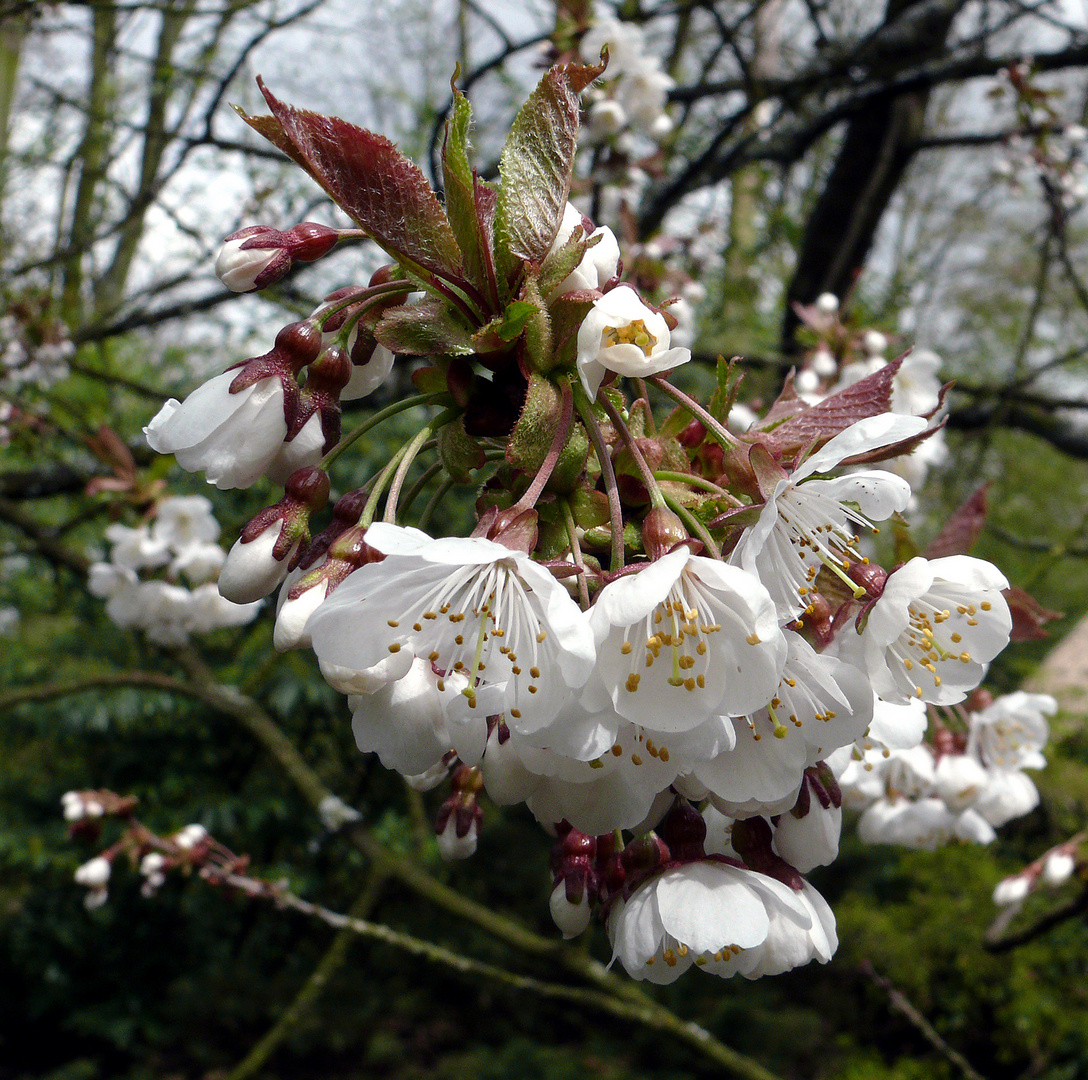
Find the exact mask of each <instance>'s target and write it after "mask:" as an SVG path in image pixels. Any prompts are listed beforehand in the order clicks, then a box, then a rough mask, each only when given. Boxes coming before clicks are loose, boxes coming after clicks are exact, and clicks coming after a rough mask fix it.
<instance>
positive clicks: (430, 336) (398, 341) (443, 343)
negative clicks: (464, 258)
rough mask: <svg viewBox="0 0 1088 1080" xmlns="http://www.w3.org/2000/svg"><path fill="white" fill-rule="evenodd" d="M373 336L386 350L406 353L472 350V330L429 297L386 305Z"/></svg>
mask: <svg viewBox="0 0 1088 1080" xmlns="http://www.w3.org/2000/svg"><path fill="white" fill-rule="evenodd" d="M374 336H375V337H376V338H377V339H378V341H379V342H381V344H382V345H384V346H385V347H386V348H387V349H391V350H392V351H393V352H395V353H406V354H408V355H410V356H467V355H469V354H471V353H474V352H475V351H476V347H475V345H474V343H473V340H472V333H471V332H470V331H469V330H468V329H467V328H466V327H465V326H464V324H463V323H461V322H460V321H459V320H458V319H457V317H456V316H455V315H454V314H453V312H451V311H450V309H449V306H448V305H447V304H446V303H445V302H444V301H442V300H439V299H438V298H437V297H433V296H428V297H424V298H423V299H422V300H417V301H416V302H415V303H412V304H401V305H400V306H399V307H395V308H390V309H389V310H388V311H386V312H385V314H384V315H383V316H382V318H381V321H380V322H379V323H378V324H377V326H375V328H374Z"/></svg>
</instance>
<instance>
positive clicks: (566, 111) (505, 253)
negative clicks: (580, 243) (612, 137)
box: [495, 64, 604, 283]
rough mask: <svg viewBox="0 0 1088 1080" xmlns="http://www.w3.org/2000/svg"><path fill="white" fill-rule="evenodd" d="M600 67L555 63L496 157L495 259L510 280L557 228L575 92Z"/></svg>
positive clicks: (566, 188)
mask: <svg viewBox="0 0 1088 1080" xmlns="http://www.w3.org/2000/svg"><path fill="white" fill-rule="evenodd" d="M603 70H604V66H603V65H596V66H593V67H582V66H581V65H579V64H564V65H562V66H560V67H553V68H552V69H551V70H550V71H549V72H548V73H547V74H546V75H545V76H544V78H543V79H541V80H540V82H539V83H538V84H537V88H536V89H535V90H534V91H533V93H532V95H531V96H530V98H529V100H528V101H527V102H526V103H525V104H524V105H523V106H522V107H521V110H520V111H519V112H518V115H517V117H516V118H515V120H514V125H513V127H512V128H511V131H510V135H509V136H508V138H507V140H506V144H505V146H503V149H502V156H501V157H500V159H499V174H500V175H501V176H502V186H501V188H500V189H499V205H498V212H497V214H496V218H495V241H496V259H497V261H498V263H499V273H500V277H503V278H505V280H506V281H507V282H508V283H509V282H510V281H511V280H512V279H513V278H514V277H515V275H516V273H517V271H518V270H519V269H520V267H519V262H533V263H540V262H541V261H543V259H544V257H545V256H546V255H547V254H548V249H549V248H550V247H551V245H552V241H553V240H554V239H555V237H556V234H557V233H558V232H559V224H560V222H561V221H562V219H563V211H564V209H565V208H566V205H567V195H568V193H569V192H570V176H571V169H572V168H573V166H574V151H575V148H576V144H577V137H578V110H579V106H578V94H579V93H580V92H581V91H582V90H584V89H585V88H586V87H587V86H588V85H589V84H590V83H591V82H593V80H594V79H595V78H597V76H598V75H600V74H601V72H602V71H603Z"/></svg>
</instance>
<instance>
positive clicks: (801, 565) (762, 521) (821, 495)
mask: <svg viewBox="0 0 1088 1080" xmlns="http://www.w3.org/2000/svg"><path fill="white" fill-rule="evenodd" d="M925 426H926V422H925V421H924V420H923V419H921V418H920V417H915V416H897V415H895V414H893V413H881V414H880V415H878V416H870V417H867V418H866V419H864V420H859V421H858V422H857V423H856V424H851V425H850V427H848V428H846V429H845V430H844V431H841V432H839V434H838V435H836V436H835V437H834V438H832V439H830V440H829V441H828V442H827V444H826V445H825V446H823V447H822V448H821V449H819V450H817V451H816V453H814V454H811V455H809V457H807V458H806V459H805V460H804V462H802V464H801V465H800V466H798V468H796V469H794V471H793V472H792V473H786V472H785V471H783V470H779V472H780V473H781V475H780V477H779V479H778V480H777V482H775V484H774V487H773V488H772V489H771V490H769V491H764V493H763V494H764V496H765V498H766V502H765V504H764V506H763V509H762V510H761V511H760V514H759V520H758V521H757V522H756V524H755V525H753V526H752V527H751V528H750V529H748V530H747V531H746V532H745V534H744V536H742V537H741V540H740V543H739V544H738V545H737V547H736V549H735V550H734V552H733V555H732V556H731V558H730V562H732V563H733V564H734V565H737V566H742V567H744V569H745V570H747V571H748V572H749V573H752V574H755V575H756V576H757V577H758V578H759V580H760V581H762V582H763V584H764V585H765V586H766V587H767V589H768V591H769V592H770V594H771V596H772V597H774V601H775V604H776V605H777V607H778V611H779V615H780V616H781V617H782V618H783V619H791V618H793V617H794V616H796V615H798V614H799V613H800V612H802V611H804V609H805V608H806V607H807V606H808V604H809V603H810V594H811V592H812V588H813V582H814V581H815V579H816V575H817V574H818V573H819V572H820V570H821V569H822V568H823V567H824V566H827V567H829V568H830V569H832V570H833V571H837V572H839V573H840V574H845V571H846V569H848V568H849V565H850V562H851V560H855V561H856V560H860V559H861V558H862V556H861V555H860V554H859V553H858V552H857V550H856V544H857V541H858V537H857V536H856V535H855V529H856V527H857V525H859V524H860V525H866V526H870V525H871V524H872V523H873V522H874V521H883V520H884V519H885V518H888V517H891V515H892V514H894V513H896V511H899V510H902V509H903V508H904V507H905V506H906V505H907V503H908V502H909V501H910V485H909V484H908V483H907V482H906V481H905V480H903V479H902V478H901V477H898V476H894V475H892V474H891V473H889V472H884V471H883V470H881V469H871V470H866V471H862V472H854V473H847V474H845V475H843V476H838V477H836V478H835V479H833V480H817V479H812V477H814V476H815V475H817V474H819V473H826V472H829V471H830V470H832V469H834V468H835V467H836V466H837V465H838V464H839V463H840V462H841V461H843V460H844V459H846V458H850V457H854V456H856V455H858V454H864V453H867V452H868V451H870V450H876V449H878V448H880V447H882V446H887V445H889V444H890V443H894V442H899V441H900V440H902V439H907V438H909V437H910V436H912V435H917V434H918V433H919V432H920V431H922V430H923V429H924V428H925Z"/></svg>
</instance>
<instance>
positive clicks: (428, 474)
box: [400, 461, 443, 517]
mask: <svg viewBox="0 0 1088 1080" xmlns="http://www.w3.org/2000/svg"><path fill="white" fill-rule="evenodd" d="M442 468H443V465H442V462H441V461H436V462H434V463H433V464H432V465H428V466H427V469H426V471H425V472H424V473H423V475H422V476H421V477H420V478H419V479H418V480H416V482H415V483H414V484H412V486H411V487H410V488H409V489H408V490H407V491H406V492H405V493H404V499H403V501H402V502H401V506H400V513H401V516H402V517H403V516H405V515H407V513H408V511H409V510H411V509H412V503H414V502H415V501H416V499H417V498H418V496H419V493H420V492H421V491H422V490H423V489H424V488H425V487H426V486H427V485H428V484H429V483H430V482H431V481H432V480H433V479H434V478H435V477H436V476H437V475H438V474H439V473H440V472H441V471H442Z"/></svg>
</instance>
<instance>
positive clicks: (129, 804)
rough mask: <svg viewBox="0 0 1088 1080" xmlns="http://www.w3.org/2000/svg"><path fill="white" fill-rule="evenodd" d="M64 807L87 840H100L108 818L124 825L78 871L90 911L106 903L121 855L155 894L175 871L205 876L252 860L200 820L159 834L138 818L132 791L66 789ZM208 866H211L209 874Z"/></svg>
mask: <svg viewBox="0 0 1088 1080" xmlns="http://www.w3.org/2000/svg"><path fill="white" fill-rule="evenodd" d="M61 806H62V809H63V812H64V819H65V821H67V822H68V823H69V825H68V828H69V832H70V834H71V835H72V837H73V839H77V840H80V841H82V842H84V843H97V842H98V841H99V840H100V838H101V835H102V828H103V823H104V822H105V821H106V820H109V819H113V820H115V821H118V822H120V823H121V824H122V825H123V826H124V831H123V832H122V834H121V835H120V837H119V838H118V839H117V840H115V841H114V842H113V843H112V844H110V845H109V846H108V847H106V848H105V849H104V850H103V851H101V852H100V853H99V854H98V855H95V856H94V857H93V858H91V859H88V860H87V862H85V863H83V864H81V865H80V866H79V867H78V868H77V869H76V871H75V874H74V875H73V876H74V878H75V882H76V884H77V885H82V886H83V887H84V888H85V889H86V890H87V892H86V894H85V895H84V904H85V905H86V907H87V908H88V910H93V909H94V908H97V907H101V906H102V905H103V904H104V903H106V901H107V900H108V899H109V884H110V878H111V876H112V873H113V866H114V863H115V862H116V861H117V860H118V859H123V860H127V861H128V862H129V863H130V864H131V865H132V866H133V867H134V868H137V869H138V870H139V873H140V876H141V878H142V884H141V886H140V891H141V893H142V894H143V895H144V896H145V897H151V896H154V895H155V893H156V892H157V891H158V890H159V888H161V887H162V885H163V884H164V883H165V882H166V875H167V874H168V873H169V872H170V871H172V870H178V871H181V872H183V873H190V872H192V871H193V870H194V869H195V870H198V871H200V872H201V874H202V875H203V876H206V877H214V876H215V875H216V874H219V875H222V874H224V873H234V872H244V870H245V868H246V866H247V865H248V861H249V860H248V859H247V858H246V857H245V856H237V855H234V854H233V853H232V852H230V851H228V850H227V849H226V848H225V847H223V846H222V845H221V844H219V843H218V842H217V841H216V840H214V839H213V838H212V837H211V836H210V835H209V833H208V830H207V829H206V828H205V827H204V826H203V825H200V824H196V823H193V824H190V825H186V826H185V827H184V828H182V829H180V830H178V832H176V833H174V834H172V835H170V836H158V835H157V834H155V833H154V832H152V831H151V830H150V829H148V828H147V826H145V825H144V824H143V823H142V822H140V821H139V820H138V819H137V818H136V817H135V809H136V799H135V798H134V797H133V796H122V795H117V794H116V793H115V792H112V791H104V790H100V791H95V790H87V791H66V792H65V793H64V795H62V796H61ZM205 867H211V868H212V870H211V871H210V872H209V873H208V874H204V868H205Z"/></svg>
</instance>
